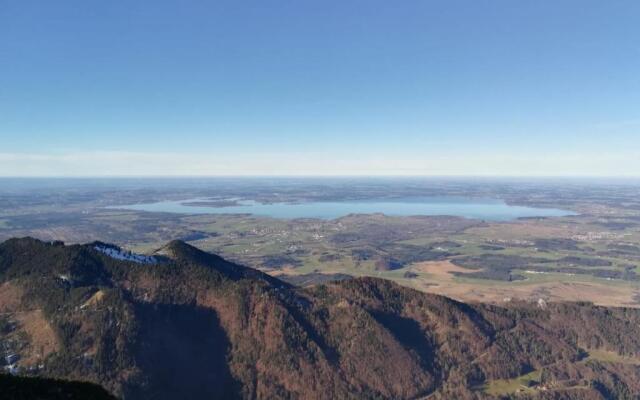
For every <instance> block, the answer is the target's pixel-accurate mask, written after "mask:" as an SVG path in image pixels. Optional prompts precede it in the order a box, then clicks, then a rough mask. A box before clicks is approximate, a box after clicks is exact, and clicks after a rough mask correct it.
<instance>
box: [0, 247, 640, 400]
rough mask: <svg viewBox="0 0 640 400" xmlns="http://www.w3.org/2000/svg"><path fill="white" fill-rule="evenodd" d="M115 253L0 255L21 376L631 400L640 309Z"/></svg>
mask: <svg viewBox="0 0 640 400" xmlns="http://www.w3.org/2000/svg"><path fill="white" fill-rule="evenodd" d="M104 246H110V247H109V248H110V249H111V250H109V251H108V252H105V251H104ZM118 251H121V250H120V249H118V248H117V247H115V246H111V245H105V244H102V243H92V244H87V245H72V246H65V245H63V244H62V243H59V242H57V243H45V242H41V241H38V240H35V239H30V238H24V239H11V240H8V241H6V242H4V243H2V244H0V316H1V318H2V319H1V320H0V337H1V338H2V341H3V343H7V344H8V345H7V346H5V347H7V348H6V352H8V353H11V355H12V356H13V359H12V360H10V361H11V365H12V366H13V367H14V368H18V369H19V371H21V373H25V374H33V375H38V376H42V377H53V378H64V379H72V380H74V379H75V380H79V379H81V380H88V381H91V382H94V383H98V384H101V385H103V386H104V387H105V388H107V389H108V390H109V391H110V392H112V393H113V394H115V395H117V396H119V397H125V398H127V399H152V398H153V399H172V398H185V397H188V398H263V399H266V398H305V399H329V398H345V399H348V398H354V399H355V398H358V399H361V398H371V399H382V398H393V399H415V398H426V397H427V396H428V398H429V399H451V398H457V399H482V398H501V397H513V396H516V395H517V396H519V397H523V398H531V399H591V398H592V399H609V398H621V399H636V398H638V396H639V394H640V384H638V382H639V381H640V379H639V378H640V368H639V367H638V364H637V363H636V360H638V357H640V335H638V333H639V332H640V328H639V326H640V325H639V324H640V310H634V309H624V308H616V309H613V308H604V307H596V306H593V305H591V304H586V303H558V304H544V303H541V304H530V303H511V304H506V305H505V306H500V307H498V306H492V305H480V304H464V303H460V302H457V301H454V300H451V299H448V298H446V297H442V296H437V295H432V294H426V293H421V292H417V291H414V290H411V289H408V288H404V287H400V286H398V285H396V284H394V283H391V282H389V281H384V280H380V279H374V278H356V279H350V280H343V281H340V282H331V283H326V284H321V285H317V286H313V287H310V288H305V289H300V288H294V287H292V286H290V285H289V284H287V283H284V282H282V281H280V280H278V279H276V278H273V277H270V276H268V275H266V274H263V273H261V272H259V271H256V270H253V269H250V268H247V267H243V266H240V265H237V264H234V263H231V262H228V261H226V260H224V259H222V258H220V257H218V256H215V255H212V254H208V253H205V252H202V251H200V250H198V249H196V248H195V247H192V246H190V245H188V244H186V243H184V242H180V241H173V242H170V243H169V244H167V245H166V246H164V247H163V248H161V249H159V250H158V251H157V252H156V253H155V254H153V255H152V256H153V258H149V257H147V258H139V260H144V262H140V261H135V260H138V259H136V258H135V257H131V256H129V255H127V254H125V253H124V252H122V255H121V256H120V255H119V254H120V253H117V252H118ZM114 254H116V256H114ZM596 350H597V352H596ZM594 354H610V355H611V357H610V358H605V357H602V356H600V357H595V356H594ZM527 374H530V375H531V374H534V375H536V379H532V380H531V381H530V382H528V384H527V385H524V386H525V387H522V388H521V387H520V386H522V385H519V384H515V385H514V384H513V382H515V380H516V379H518V378H519V377H522V376H528V375H527ZM510 385H511V386H510ZM517 391H520V392H519V393H516V392H517Z"/></svg>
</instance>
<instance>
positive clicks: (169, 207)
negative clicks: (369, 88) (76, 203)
mask: <svg viewBox="0 0 640 400" xmlns="http://www.w3.org/2000/svg"><path fill="white" fill-rule="evenodd" d="M207 200H208V199H189V200H180V201H160V202H157V203H147V204H131V205H124V206H117V207H111V208H118V209H128V210H138V211H150V212H170V213H180V214H252V215H258V216H265V217H272V218H284V219H293V218H320V219H334V218H339V217H343V216H345V215H348V214H374V213H383V214H386V215H390V216H410V215H451V216H458V217H465V218H477V219H484V220H492V221H509V220H514V219H517V218H522V217H559V216H566V215H575V213H574V212H572V211H567V210H560V209H554V208H533V207H525V206H513V205H508V204H506V203H505V202H504V201H501V200H496V199H477V198H473V199H471V198H460V197H422V198H407V199H384V200H345V201H331V202H305V203H272V204H262V203H257V202H255V201H240V202H238V203H239V204H236V205H232V206H225V207H215V206H208V205H194V204H191V205H190V203H195V202H202V201H207Z"/></svg>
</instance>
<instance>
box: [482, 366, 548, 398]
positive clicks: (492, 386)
mask: <svg viewBox="0 0 640 400" xmlns="http://www.w3.org/2000/svg"><path fill="white" fill-rule="evenodd" d="M541 375H542V370H535V371H531V372H529V373H528V374H525V375H521V376H518V377H517V378H513V379H495V380H492V381H488V382H487V383H486V384H484V385H483V386H482V387H481V389H482V391H484V392H485V393H487V394H489V395H492V396H504V395H509V394H513V393H516V392H518V391H520V392H521V393H535V392H536V389H535V388H533V387H532V386H533V385H535V384H537V383H539V382H540V376H541Z"/></svg>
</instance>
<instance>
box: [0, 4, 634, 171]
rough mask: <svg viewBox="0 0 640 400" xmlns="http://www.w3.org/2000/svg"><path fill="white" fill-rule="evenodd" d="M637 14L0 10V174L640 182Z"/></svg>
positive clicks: (543, 7) (405, 9) (491, 7)
mask: <svg viewBox="0 0 640 400" xmlns="http://www.w3.org/2000/svg"><path fill="white" fill-rule="evenodd" d="M638 21H640V2H638V1H636V0H618V1H601V0H600V1H591V0H548V1H547V0H536V1H524V0H523V1H513V0H504V1H502V0H491V1H488V0H487V1H484V0H468V1H460V0H447V1H429V0H422V1H412V0H407V1H402V2H391V1H378V0H361V1H360V0H358V1H349V0H339V1H338V0H336V1H334V0H325V1H301V0H292V1H264V0H262V1H237V0H235V1H186V0H182V1H177V0H176V1H165V0H155V1H153V2H149V1H134V0H128V1H118V0H113V1H92V0H74V1H71V0H61V1H45V0H42V1H30V0H3V1H0V175H65V176H66V175H70V176H71V175H236V174H238V175H269V174H275V175H289V174H291V175H300V174H302V175H305V174H309V175H545V176H549V175H640V23H638Z"/></svg>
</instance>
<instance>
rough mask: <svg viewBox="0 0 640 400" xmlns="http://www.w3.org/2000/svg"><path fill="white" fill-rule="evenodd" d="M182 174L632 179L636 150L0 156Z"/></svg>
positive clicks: (34, 171)
mask: <svg viewBox="0 0 640 400" xmlns="http://www.w3.org/2000/svg"><path fill="white" fill-rule="evenodd" d="M414 154H415V153H414ZM144 175H150V176H181V175H199V176H215V175H508V176H638V175H640V152H627V153H624V154H621V153H615V154H614V153H599V154H561V153H557V154H546V155H531V154H526V153H523V154H494V155H486V154H481V155H479V154H473V153H460V152H456V151H450V152H446V153H445V152H441V151H435V152H434V151H431V152H429V151H425V153H424V155H422V156H415V155H413V156H412V157H410V158H404V157H402V155H401V154H365V155H362V154H358V153H357V152H356V151H355V150H354V152H353V153H348V152H345V151H341V152H340V154H336V153H332V152H306V153H245V154H240V155H238V154H234V155H225V154H217V153H211V154H191V153H153V152H132V151H100V152H95V151H93V152H91V151H74V152H66V153H57V154H44V153H43V154H40V153H0V176H144Z"/></svg>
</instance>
